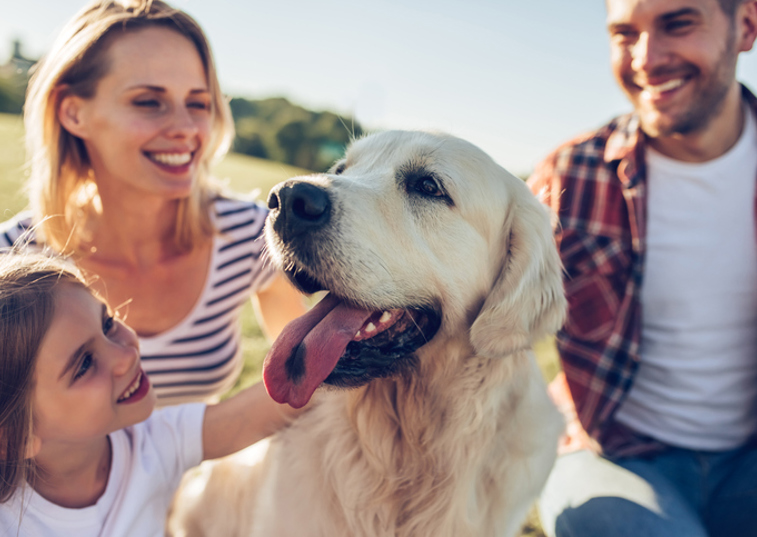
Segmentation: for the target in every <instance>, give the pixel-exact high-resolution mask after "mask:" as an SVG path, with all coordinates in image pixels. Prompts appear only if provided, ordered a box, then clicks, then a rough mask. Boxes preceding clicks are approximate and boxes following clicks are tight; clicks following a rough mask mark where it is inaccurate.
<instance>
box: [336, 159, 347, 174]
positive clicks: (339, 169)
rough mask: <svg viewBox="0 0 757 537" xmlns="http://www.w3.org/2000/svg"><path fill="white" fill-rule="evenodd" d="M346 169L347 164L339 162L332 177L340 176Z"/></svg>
mask: <svg viewBox="0 0 757 537" xmlns="http://www.w3.org/2000/svg"><path fill="white" fill-rule="evenodd" d="M346 168H347V163H346V162H340V163H339V164H337V165H336V166H335V167H334V172H333V173H334V175H341V174H342V172H344V170H345V169H346Z"/></svg>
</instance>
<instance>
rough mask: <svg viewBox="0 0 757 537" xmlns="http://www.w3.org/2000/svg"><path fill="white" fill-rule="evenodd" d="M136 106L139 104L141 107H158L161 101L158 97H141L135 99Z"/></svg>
mask: <svg viewBox="0 0 757 537" xmlns="http://www.w3.org/2000/svg"><path fill="white" fill-rule="evenodd" d="M134 106H139V107H140V108H158V107H159V106H160V102H159V101H158V100H157V99H140V100H136V101H134Z"/></svg>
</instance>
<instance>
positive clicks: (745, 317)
mask: <svg viewBox="0 0 757 537" xmlns="http://www.w3.org/2000/svg"><path fill="white" fill-rule="evenodd" d="M746 118H747V120H746V122H745V128H744V132H743V134H742V136H741V138H740V139H739V141H738V142H737V143H736V145H735V146H734V147H733V148H731V149H730V150H729V151H728V152H727V153H725V154H724V155H722V156H720V157H718V158H717V159H714V160H711V161H709V162H704V163H697V164H694V163H687V162H680V161H676V160H673V159H670V158H667V157H665V156H663V155H661V154H659V153H657V152H655V151H653V150H649V151H648V152H647V165H648V170H647V179H648V205H647V211H648V212H647V215H648V216H647V234H646V237H647V251H646V259H645V263H646V264H645V267H644V279H643V282H642V287H641V304H642V339H641V348H640V353H641V362H640V365H639V370H638V373H637V375H636V377H635V378H634V384H633V386H632V387H631V390H630V391H629V393H628V396H627V399H626V400H625V401H624V402H623V403H622V404H621V406H620V408H619V409H618V412H617V414H616V419H617V420H618V421H619V422H621V423H623V424H625V425H627V426H629V427H631V428H632V429H634V430H635V431H638V432H640V433H643V434H646V435H649V436H651V437H653V438H656V439H658V440H661V441H663V442H665V443H667V444H670V445H673V446H679V447H684V448H689V449H701V450H726V449H732V448H735V447H738V446H740V445H742V444H743V443H744V442H745V441H746V440H747V439H748V438H749V436H750V435H752V434H754V433H755V432H756V431H757V237H755V182H756V180H757V128H755V118H754V117H753V115H752V114H751V113H749V112H746Z"/></svg>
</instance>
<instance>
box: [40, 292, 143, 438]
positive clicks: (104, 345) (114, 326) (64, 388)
mask: <svg viewBox="0 0 757 537" xmlns="http://www.w3.org/2000/svg"><path fill="white" fill-rule="evenodd" d="M155 401H156V398H155V393H154V391H153V389H152V386H151V385H150V382H149V380H148V379H147V376H146V375H145V373H144V371H142V369H141V366H140V357H139V344H138V340H137V336H136V334H135V333H134V331H133V330H131V329H130V328H129V327H127V326H126V325H124V324H123V323H121V322H120V321H118V320H116V319H114V318H113V317H112V316H111V315H110V313H109V312H108V309H107V307H106V306H105V304H103V303H102V302H101V301H100V300H98V299H97V298H95V296H93V295H92V294H91V293H90V292H89V290H87V289H86V288H85V287H82V286H79V285H75V284H71V283H61V284H59V286H58V287H57V289H56V291H55V313H54V315H53V319H52V322H51V324H50V327H49V329H48V330H47V333H46V334H45V336H44V337H43V339H42V342H41V344H40V348H39V354H38V357H37V367H36V370H35V388H34V397H33V411H34V436H35V437H37V438H38V439H39V440H40V441H41V443H42V448H43V449H44V446H45V443H55V442H59V443H69V444H70V443H76V442H81V441H85V442H86V441H87V440H93V439H98V438H100V439H101V438H102V437H103V436H104V435H107V434H109V433H111V432H113V431H116V430H118V429H122V428H124V427H127V426H129V425H133V424H135V423H139V422H140V421H143V420H145V419H147V417H149V415H150V413H151V412H152V410H153V408H154V406H155Z"/></svg>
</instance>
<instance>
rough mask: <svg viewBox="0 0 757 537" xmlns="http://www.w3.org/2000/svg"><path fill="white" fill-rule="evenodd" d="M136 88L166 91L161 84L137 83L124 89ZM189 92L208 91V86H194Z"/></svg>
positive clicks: (158, 91)
mask: <svg viewBox="0 0 757 537" xmlns="http://www.w3.org/2000/svg"><path fill="white" fill-rule="evenodd" d="M138 89H146V90H150V91H154V92H155V93H166V88H164V87H163V86H154V85H152V84H137V85H135V86H129V87H128V88H126V91H133V90H138ZM189 93H190V94H196V93H210V90H209V89H208V88H195V89H191V90H189Z"/></svg>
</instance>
